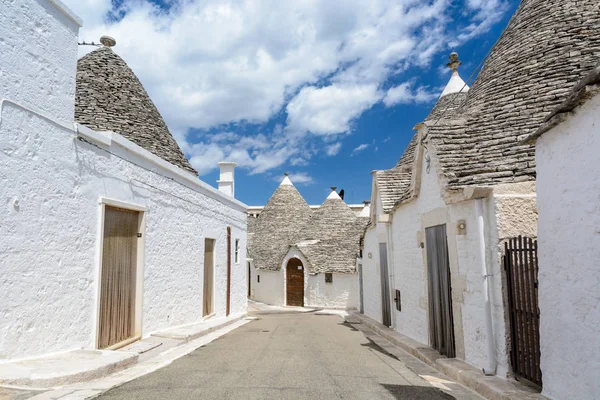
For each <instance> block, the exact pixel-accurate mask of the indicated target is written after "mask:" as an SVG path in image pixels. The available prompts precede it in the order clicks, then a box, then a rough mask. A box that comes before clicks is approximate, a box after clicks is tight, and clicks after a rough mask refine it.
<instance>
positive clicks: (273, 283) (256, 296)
mask: <svg viewBox="0 0 600 400" xmlns="http://www.w3.org/2000/svg"><path fill="white" fill-rule="evenodd" d="M292 258H298V259H299V260H300V261H302V265H303V270H304V306H305V307H323V308H339V309H350V308H355V309H358V307H359V297H360V292H359V287H358V273H354V274H333V282H332V283H325V274H317V275H310V274H309V273H308V261H307V260H306V258H305V257H304V255H303V254H302V252H301V251H300V250H298V248H296V247H292V248H290V250H289V252H288V254H287V255H286V256H285V257H284V259H283V261H282V263H281V265H282V267H281V268H280V269H279V270H278V271H268V270H264V269H256V268H254V266H252V267H251V271H252V272H251V274H252V287H251V296H250V297H251V299H252V300H256V301H260V302H262V303H266V304H272V305H277V306H285V305H287V304H286V302H287V300H286V299H287V294H286V269H285V267H286V265H287V263H288V261H289V260H290V259H292ZM258 275H260V282H258V278H257V276H258Z"/></svg>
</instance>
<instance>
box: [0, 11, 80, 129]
mask: <svg viewBox="0 0 600 400" xmlns="http://www.w3.org/2000/svg"><path fill="white" fill-rule="evenodd" d="M57 4H58V3H57ZM0 8H1V12H0V38H2V40H0V54H1V55H2V56H1V57H0V98H9V99H12V100H15V101H17V102H19V103H22V104H24V105H26V106H27V107H30V108H33V109H35V110H38V111H41V112H43V113H46V114H48V115H51V116H52V117H53V118H56V119H57V120H59V121H62V122H72V121H73V113H74V102H73V98H74V96H75V74H76V68H77V34H78V31H79V26H80V25H81V22H80V21H79V20H78V18H77V17H75V16H74V15H73V14H72V13H70V12H69V11H68V10H67V9H66V8H64V7H62V6H60V5H59V6H57V5H56V4H55V3H54V2H51V1H49V0H30V1H3V2H2V5H1V7H0Z"/></svg>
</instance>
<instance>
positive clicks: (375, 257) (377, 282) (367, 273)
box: [363, 192, 387, 323]
mask: <svg viewBox="0 0 600 400" xmlns="http://www.w3.org/2000/svg"><path fill="white" fill-rule="evenodd" d="M371 204H373V210H372V211H373V213H372V217H371V218H372V219H373V218H375V219H376V216H377V214H378V213H380V210H381V209H382V207H381V199H380V198H379V196H378V194H377V192H375V193H374V194H373V196H372V199H371ZM371 224H373V221H372V222H371ZM386 229H387V228H386V227H385V225H384V224H376V225H374V226H373V225H371V226H370V227H369V228H368V229H367V231H366V233H365V238H364V241H363V303H364V313H365V315H366V316H368V317H370V318H373V319H374V320H375V321H378V322H380V323H381V322H382V321H383V318H382V317H383V315H382V307H381V269H380V263H379V243H386V240H387V237H386Z"/></svg>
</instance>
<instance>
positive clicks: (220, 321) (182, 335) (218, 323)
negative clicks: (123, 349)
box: [150, 313, 246, 343]
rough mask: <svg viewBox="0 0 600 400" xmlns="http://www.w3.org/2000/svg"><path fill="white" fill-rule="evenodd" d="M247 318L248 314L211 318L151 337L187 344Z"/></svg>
mask: <svg viewBox="0 0 600 400" xmlns="http://www.w3.org/2000/svg"><path fill="white" fill-rule="evenodd" d="M245 317H246V313H242V314H236V315H233V316H229V317H224V318H214V319H213V318H211V319H208V320H206V321H202V322H198V323H195V324H190V325H185V326H179V327H176V328H171V329H167V330H164V331H161V332H156V333H153V334H151V335H150V336H154V337H159V338H165V339H175V340H181V341H182V342H183V343H187V342H190V341H192V340H194V339H198V338H199V337H202V336H205V335H208V334H209V333H212V332H214V331H216V330H218V329H221V328H224V327H226V326H227V325H231V324H233V323H234V322H237V321H239V320H241V319H243V318H245Z"/></svg>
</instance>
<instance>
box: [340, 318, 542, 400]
mask: <svg viewBox="0 0 600 400" xmlns="http://www.w3.org/2000/svg"><path fill="white" fill-rule="evenodd" d="M352 317H354V318H356V319H357V320H359V321H360V323H362V324H363V325H365V326H367V327H368V328H369V329H371V330H372V331H373V332H375V333H376V334H377V335H379V336H381V337H382V338H384V339H386V340H387V341H389V342H390V343H391V344H392V345H394V346H396V347H399V348H401V349H402V350H404V351H406V352H407V353H409V354H410V355H412V356H413V357H415V358H417V359H419V360H421V361H423V362H424V363H426V364H428V365H429V366H431V367H433V368H435V369H437V370H438V371H440V372H441V373H443V374H444V375H446V376H448V377H449V378H451V379H452V380H454V381H456V382H458V383H460V384H462V385H464V386H466V387H468V388H469V389H471V390H473V391H475V392H476V393H478V394H479V395H481V396H483V397H485V398H486V399H489V400H518V399H522V400H548V398H547V397H544V396H542V395H541V394H539V393H537V392H533V391H532V390H533V389H531V388H529V387H528V386H525V385H524V384H522V383H519V382H516V381H511V380H505V379H502V378H499V377H497V376H485V375H483V374H482V372H481V371H480V370H478V369H477V368H475V367H473V366H471V365H469V364H467V363H466V362H464V361H461V360H458V359H454V358H447V357H446V356H443V355H441V354H439V353H438V352H437V351H436V350H434V349H432V348H431V347H428V346H425V345H423V344H422V343H419V342H417V341H416V340H413V339H411V338H409V337H406V336H404V335H402V334H401V333H398V332H396V331H395V330H393V329H391V328H388V327H387V326H384V325H383V324H380V323H379V322H377V321H375V320H373V319H371V318H369V317H367V316H366V315H364V314H360V313H356V312H355V313H352V314H350V315H349V316H348V317H347V319H348V318H352ZM348 322H350V323H351V321H348Z"/></svg>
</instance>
